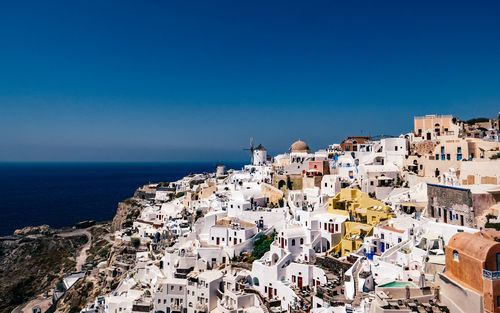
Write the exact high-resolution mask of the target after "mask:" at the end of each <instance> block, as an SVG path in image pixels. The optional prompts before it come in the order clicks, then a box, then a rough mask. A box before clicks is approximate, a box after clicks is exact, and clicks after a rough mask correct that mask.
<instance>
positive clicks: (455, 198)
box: [427, 184, 474, 227]
mask: <svg viewBox="0 0 500 313" xmlns="http://www.w3.org/2000/svg"><path fill="white" fill-rule="evenodd" d="M427 198H428V199H429V203H428V206H427V216H428V217H432V218H436V219H437V220H438V221H440V222H444V223H448V224H453V225H463V226H468V227H474V211H473V210H472V193H471V191H470V190H469V189H465V188H458V187H450V186H444V185H434V184H427Z"/></svg>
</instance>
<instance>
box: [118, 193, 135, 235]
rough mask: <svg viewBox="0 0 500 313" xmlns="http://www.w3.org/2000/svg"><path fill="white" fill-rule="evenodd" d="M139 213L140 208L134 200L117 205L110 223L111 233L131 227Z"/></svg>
mask: <svg viewBox="0 0 500 313" xmlns="http://www.w3.org/2000/svg"><path fill="white" fill-rule="evenodd" d="M140 213H141V206H140V205H139V204H138V203H137V201H136V200H134V199H132V198H130V199H127V200H125V201H122V202H119V203H118V208H117V209H116V214H115V217H114V218H113V221H112V222H111V231H112V232H114V231H117V230H120V229H123V228H127V227H131V226H132V223H133V221H134V219H136V218H137V217H138V216H139V214H140Z"/></svg>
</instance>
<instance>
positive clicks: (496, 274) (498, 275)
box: [483, 270, 500, 280]
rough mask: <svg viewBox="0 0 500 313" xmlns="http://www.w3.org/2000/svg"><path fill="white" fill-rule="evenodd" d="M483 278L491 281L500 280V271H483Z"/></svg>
mask: <svg viewBox="0 0 500 313" xmlns="http://www.w3.org/2000/svg"><path fill="white" fill-rule="evenodd" d="M483 277H484V278H487V279H490V280H494V279H500V271H488V270H483Z"/></svg>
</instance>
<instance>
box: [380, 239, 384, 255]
mask: <svg viewBox="0 0 500 313" xmlns="http://www.w3.org/2000/svg"><path fill="white" fill-rule="evenodd" d="M384 251H385V244H384V242H382V241H381V242H380V252H382V253H384Z"/></svg>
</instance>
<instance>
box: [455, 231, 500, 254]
mask: <svg viewBox="0 0 500 313" xmlns="http://www.w3.org/2000/svg"><path fill="white" fill-rule="evenodd" d="M484 235H485V234H482V236H481V232H478V233H475V234H470V233H457V234H455V235H453V237H451V239H450V241H449V242H448V245H447V247H448V248H449V249H453V250H457V251H459V252H462V253H465V254H467V255H469V256H471V257H473V258H476V259H478V260H486V257H487V256H488V252H489V251H490V249H491V248H493V247H494V246H496V245H500V242H496V241H494V240H491V239H489V238H491V237H490V236H484Z"/></svg>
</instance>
